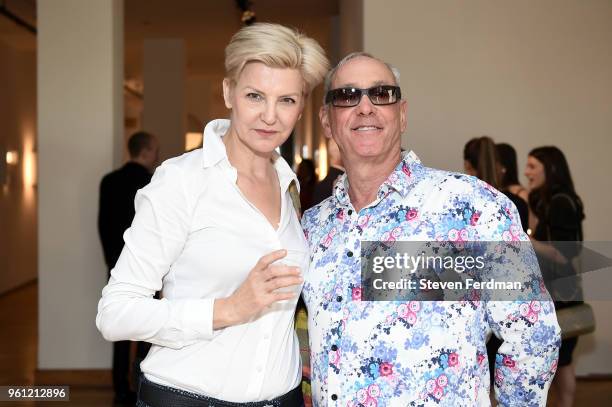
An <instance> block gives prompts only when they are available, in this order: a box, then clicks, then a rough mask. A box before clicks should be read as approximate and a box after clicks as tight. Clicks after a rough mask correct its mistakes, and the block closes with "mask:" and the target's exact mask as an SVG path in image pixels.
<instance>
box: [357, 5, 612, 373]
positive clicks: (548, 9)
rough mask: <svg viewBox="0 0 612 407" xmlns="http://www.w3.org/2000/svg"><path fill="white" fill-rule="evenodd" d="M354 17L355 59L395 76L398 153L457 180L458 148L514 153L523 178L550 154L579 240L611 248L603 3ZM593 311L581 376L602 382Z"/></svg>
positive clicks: (610, 15)
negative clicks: (502, 148) (358, 46)
mask: <svg viewBox="0 0 612 407" xmlns="http://www.w3.org/2000/svg"><path fill="white" fill-rule="evenodd" d="M381 4H384V7H381ZM363 14H364V50H365V51H368V52H371V53H373V54H374V55H376V56H378V57H380V58H382V59H385V60H387V61H388V62H391V63H392V64H394V65H396V66H397V67H398V68H399V69H400V71H401V73H402V76H401V86H402V93H403V95H404V96H405V98H406V99H407V100H408V129H407V131H406V134H405V135H404V138H403V145H404V147H407V148H409V149H413V150H414V151H415V152H416V153H417V154H418V155H419V156H420V158H421V159H422V161H423V162H424V163H425V164H426V165H429V166H433V167H439V168H445V169H450V170H460V169H461V168H462V151H463V145H464V143H465V142H466V141H467V140H468V139H470V138H471V137H475V136H480V135H483V134H486V135H489V136H491V137H493V138H494V139H495V140H496V141H499V142H502V141H503V142H508V143H511V144H512V145H514V147H515V148H516V150H517V152H518V155H519V168H520V169H519V171H520V172H521V173H522V171H523V168H524V165H525V161H526V154H527V152H528V151H529V150H530V149H531V148H534V147H537V146H541V145H545V144H549V145H550V144H554V145H557V146H558V147H560V148H561V149H562V150H563V151H564V152H565V154H566V156H567V158H568V160H569V163H570V167H571V169H572V172H573V176H574V182H575V184H576V188H577V190H578V192H579V194H580V195H581V196H582V198H583V200H584V202H585V206H586V215H587V219H586V221H585V237H586V239H588V240H612V235H611V233H610V230H612V217H610V216H609V214H607V210H609V209H610V207H611V205H610V201H611V199H612V190H611V188H610V187H611V182H610V179H609V174H610V173H612V160H611V159H610V153H611V151H612V52H611V50H612V24H611V23H610V22H611V21H612V2H610V1H607V0H589V1H579V0H539V1H531V0H515V1H490V0H470V1H461V2H455V1H447V0H428V1H424V0H422V1H421V0H386V1H384V2H380V1H378V0H364V13H363ZM611 296H612V293H611ZM611 298H612V297H611ZM595 307H596V317H597V318H598V322H599V325H598V328H597V332H596V333H595V334H594V335H589V336H585V337H583V338H582V339H581V341H580V343H579V348H578V351H577V362H578V364H577V372H578V374H581V375H586V374H599V373H608V374H609V373H612V326H610V325H608V324H607V317H608V315H610V313H612V303H610V302H601V303H597V304H595Z"/></svg>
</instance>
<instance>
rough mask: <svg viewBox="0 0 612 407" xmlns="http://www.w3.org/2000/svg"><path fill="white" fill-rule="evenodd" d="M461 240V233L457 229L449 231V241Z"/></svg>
mask: <svg viewBox="0 0 612 407" xmlns="http://www.w3.org/2000/svg"><path fill="white" fill-rule="evenodd" d="M458 239H459V231H458V230H457V229H455V228H453V229H451V230H449V231H448V240H450V241H451V242H454V241H456V240H458Z"/></svg>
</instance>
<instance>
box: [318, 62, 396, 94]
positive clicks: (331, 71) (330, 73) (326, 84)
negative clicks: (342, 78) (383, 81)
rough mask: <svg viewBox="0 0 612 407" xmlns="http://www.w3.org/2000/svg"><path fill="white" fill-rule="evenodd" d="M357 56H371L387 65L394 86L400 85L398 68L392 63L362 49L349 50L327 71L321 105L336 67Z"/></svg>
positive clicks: (336, 69) (338, 67) (334, 74)
mask: <svg viewBox="0 0 612 407" xmlns="http://www.w3.org/2000/svg"><path fill="white" fill-rule="evenodd" d="M357 57H366V58H372V59H375V60H377V61H380V62H382V63H383V64H385V65H386V66H387V68H389V70H390V71H391V73H392V74H393V78H395V85H396V86H400V71H399V69H397V68H396V67H394V66H393V65H391V64H390V63H388V62H385V61H383V60H381V59H379V58H376V57H375V56H374V55H372V54H370V53H367V52H363V51H357V52H351V53H350V54H348V55H347V56H345V57H344V58H342V59H341V60H340V62H338V63H337V64H336V66H334V67H333V68H332V69H331V70H330V71H329V72H327V75H325V82H324V85H323V105H325V96H326V95H327V92H329V91H330V89H331V83H332V81H333V79H334V76H336V72H337V71H338V69H340V67H341V66H342V65H344V64H346V63H347V62H348V61H350V60H351V59H353V58H357Z"/></svg>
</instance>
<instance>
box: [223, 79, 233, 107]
mask: <svg viewBox="0 0 612 407" xmlns="http://www.w3.org/2000/svg"><path fill="white" fill-rule="evenodd" d="M232 91H233V89H232V82H231V81H230V79H229V78H224V79H223V100H224V101H225V107H227V108H228V109H231V108H232V101H231V100H232V99H231V95H232Z"/></svg>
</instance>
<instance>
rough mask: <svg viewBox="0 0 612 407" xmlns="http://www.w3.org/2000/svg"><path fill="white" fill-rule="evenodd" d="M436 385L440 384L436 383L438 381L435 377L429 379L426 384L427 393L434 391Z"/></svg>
mask: <svg viewBox="0 0 612 407" xmlns="http://www.w3.org/2000/svg"><path fill="white" fill-rule="evenodd" d="M436 387H438V385H437V384H436V381H435V380H434V379H429V380H428V381H427V383H426V384H425V388H426V389H427V393H429V394H431V393H433V392H434V390H435V389H436Z"/></svg>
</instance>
